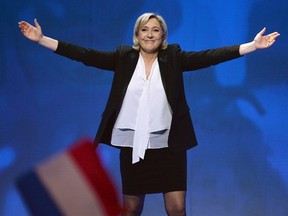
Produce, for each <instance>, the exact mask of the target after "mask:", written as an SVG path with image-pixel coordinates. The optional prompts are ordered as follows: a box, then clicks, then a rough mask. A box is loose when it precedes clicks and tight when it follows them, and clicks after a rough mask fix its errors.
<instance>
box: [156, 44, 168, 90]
mask: <svg viewBox="0 0 288 216" xmlns="http://www.w3.org/2000/svg"><path fill="white" fill-rule="evenodd" d="M167 58H168V55H167V51H166V50H160V51H159V54H158V63H159V69H160V74H161V78H162V83H163V87H164V90H165V92H166V95H167V92H168V91H167V90H168V89H167V77H168V60H167Z"/></svg>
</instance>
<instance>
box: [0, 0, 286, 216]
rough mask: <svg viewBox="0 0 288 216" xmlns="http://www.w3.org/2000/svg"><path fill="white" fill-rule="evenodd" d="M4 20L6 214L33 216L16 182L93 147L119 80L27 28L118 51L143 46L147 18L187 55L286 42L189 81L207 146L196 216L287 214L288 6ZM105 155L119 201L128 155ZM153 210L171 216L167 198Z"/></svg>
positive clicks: (0, 95)
mask: <svg viewBox="0 0 288 216" xmlns="http://www.w3.org/2000/svg"><path fill="white" fill-rule="evenodd" d="M0 11H1V13H0V14H1V15H0V16H1V19H0V22H1V30H0V46H1V49H0V101H1V102H0V118H1V120H0V175H1V176H0V215H3V216H19V215H21V216H26V215H29V213H28V211H27V209H26V207H25V205H24V204H23V201H22V199H21V198H20V196H19V194H18V192H17V190H16V188H15V179H16V178H17V176H19V175H20V174H21V173H22V172H24V171H26V170H27V169H30V168H31V167H32V166H34V165H35V164H37V163H39V162H41V161H42V160H44V159H46V158H48V157H50V156H51V155H53V154H55V153H57V152H59V151H62V150H64V149H66V148H67V147H68V146H70V145H71V144H72V143H74V142H75V141H76V140H78V139H80V138H83V137H89V138H93V137H94V135H95V132H96V130H97V127H98V124H99V120H100V116H101V113H102V111H103V108H104V106H105V103H106V99H107V97H108V93H109V90H110V85H111V79H112V72H109V71H101V70H98V69H95V68H89V67H85V66H84V65H82V64H81V63H78V62H73V61H71V60H68V59H65V58H63V57H60V56H58V55H56V54H54V53H53V52H51V51H49V50H46V49H45V48H43V47H41V46H39V45H37V44H36V43H32V42H30V41H28V40H27V39H25V38H24V37H23V36H22V35H21V33H20V31H19V30H18V24H17V22H18V21H19V20H27V21H29V22H33V19H34V18H37V19H38V21H39V22H40V24H41V26H42V29H43V33H44V34H45V35H48V36H51V37H54V38H56V39H59V40H63V41H67V42H72V43H76V44H78V45H81V46H84V47H92V48H95V49H99V50H114V49H115V48H116V46H117V45H119V44H128V45H131V44H132V31H133V25H134V22H135V19H136V18H137V17H138V16H139V15H141V14H142V13H144V12H157V13H160V14H161V15H163V17H164V18H165V19H166V21H167V24H168V29H169V36H168V37H169V39H168V41H169V43H179V44H180V45H181V47H182V48H183V49H184V50H187V51H198V50H202V49H207V48H215V47H219V46H225V45H232V44H239V43H243V42H248V41H251V40H253V38H254V36H255V35H256V33H258V32H259V31H260V30H261V29H262V28H263V27H267V31H269V32H272V31H279V32H280V33H281V36H280V38H279V40H278V41H277V43H276V44H275V45H274V46H273V47H271V48H270V49H268V50H263V51H258V52H255V53H253V54H250V55H247V56H245V57H243V58H240V59H237V60H234V61H232V62H229V63H225V64H223V65H219V66H216V67H211V68H208V69H203V70H199V71H194V72H191V73H186V74H185V85H186V94H187V100H188V102H189V106H190V108H191V116H192V118H193V122H194V124H195V130H196V133H197V137H198V142H199V146H198V147H196V148H195V149H192V150H191V151H189V158H188V159H189V160H188V162H189V164H188V193H187V213H188V215H194V216H203V215H205V216H210V215H211V216H212V215H213V216H214V215H219V216H226V215H227V216H271V215H273V216H285V215H287V212H288V206H287V197H288V170H287V165H288V162H287V160H288V159H287V158H288V157H287V155H288V145H287V144H288V133H287V131H288V123H287V122H288V115H287V110H288V100H287V99H288V73H287V68H288V61H287V56H288V38H287V33H288V29H287V19H288V13H287V11H288V2H286V1H283V0H274V1H270V0H235V1H230V0H218V1H212V0H169V1H167V0H157V1H147V0H105V1H104V0H103V1H100V0H94V1H92V0H85V1H81V0H69V1H66V0H57V1H56V0H50V1H37V0H29V1H28V0H23V1H16V0H9V1H8V0H4V1H1V2H0ZM99 151H100V153H101V157H102V159H103V161H104V163H105V165H106V167H107V169H108V170H109V172H111V175H112V177H113V179H114V181H115V182H116V185H117V187H118V190H119V192H120V191H121V188H120V185H121V183H120V176H119V169H118V167H119V163H118V151H117V150H116V149H112V148H108V147H104V146H102V147H101V148H100V149H99ZM146 201H147V202H146V204H145V207H144V212H143V215H144V216H150V215H165V212H164V207H163V201H162V195H161V194H160V195H149V196H147V199H146Z"/></svg>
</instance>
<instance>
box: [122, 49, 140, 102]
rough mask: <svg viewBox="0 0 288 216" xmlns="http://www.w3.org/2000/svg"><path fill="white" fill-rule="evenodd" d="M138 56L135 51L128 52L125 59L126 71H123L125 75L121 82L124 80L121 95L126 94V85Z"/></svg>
mask: <svg viewBox="0 0 288 216" xmlns="http://www.w3.org/2000/svg"><path fill="white" fill-rule="evenodd" d="M138 58H139V53H138V52H136V51H133V52H131V53H130V54H129V59H128V61H127V67H126V70H127V71H125V76H124V79H123V82H124V88H123V92H122V96H123V97H124V95H125V94H126V90H127V88H128V85H129V83H130V80H131V78H132V75H133V73H134V70H135V68H136V65H137V62H138Z"/></svg>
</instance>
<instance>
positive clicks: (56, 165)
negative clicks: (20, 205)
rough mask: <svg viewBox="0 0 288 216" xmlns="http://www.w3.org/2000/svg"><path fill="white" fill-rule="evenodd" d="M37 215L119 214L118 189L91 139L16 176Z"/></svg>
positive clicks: (90, 215)
mask: <svg viewBox="0 0 288 216" xmlns="http://www.w3.org/2000/svg"><path fill="white" fill-rule="evenodd" d="M17 187H18V190H19V192H20V194H21V196H22V198H23V199H24V201H25V203H26V205H27V207H28V209H29V210H30V212H31V214H32V215H34V216H52V215H53V216H64V215H65V216H94V215H95V216H116V215H120V213H121V211H122V208H121V205H120V202H119V197H118V193H117V190H116V188H115V186H114V184H113V182H112V180H111V178H110V177H109V175H108V173H107V171H106V170H105V168H104V167H103V165H102V163H101V160H100V159H99V157H98V155H97V153H96V152H95V148H94V147H93V145H92V142H91V141H90V140H84V141H80V142H78V143H76V144H75V145H73V146H72V147H71V148H69V149H68V150H67V151H65V152H63V153H60V154H58V155H56V156H54V157H52V158H49V159H48V160H46V161H44V162H42V163H41V164H39V165H37V166H36V167H35V168H34V169H33V170H31V171H29V172H27V173H25V174H23V175H21V176H20V177H19V178H18V179H17Z"/></svg>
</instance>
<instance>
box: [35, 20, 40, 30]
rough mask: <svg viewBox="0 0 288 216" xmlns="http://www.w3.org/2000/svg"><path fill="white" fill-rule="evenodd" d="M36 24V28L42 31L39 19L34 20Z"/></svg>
mask: <svg viewBox="0 0 288 216" xmlns="http://www.w3.org/2000/svg"><path fill="white" fill-rule="evenodd" d="M34 24H35V27H36V28H37V29H38V30H41V27H40V25H39V23H38V21H37V19H34Z"/></svg>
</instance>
